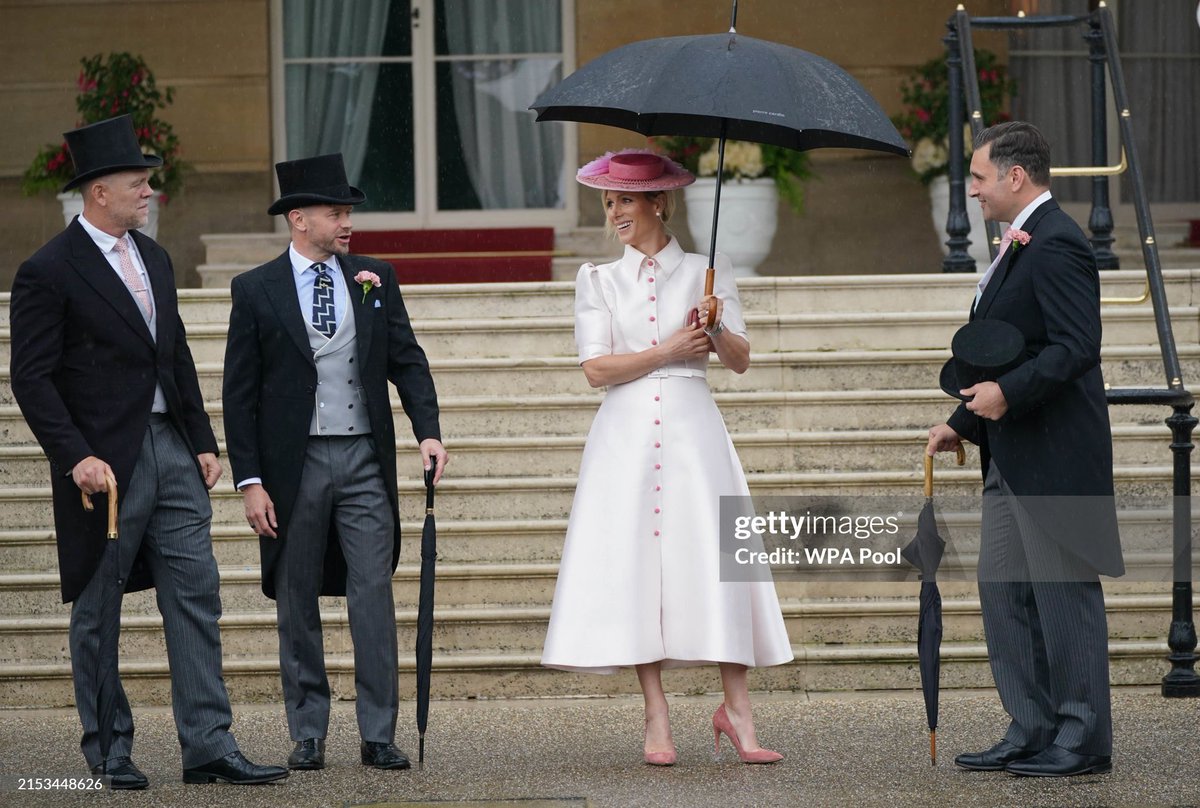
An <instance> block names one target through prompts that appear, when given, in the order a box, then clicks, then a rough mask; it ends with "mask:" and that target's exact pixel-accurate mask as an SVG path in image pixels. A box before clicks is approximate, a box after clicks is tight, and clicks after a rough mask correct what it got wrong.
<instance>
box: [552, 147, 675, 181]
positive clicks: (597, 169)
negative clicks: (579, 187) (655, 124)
mask: <svg viewBox="0 0 1200 808" xmlns="http://www.w3.org/2000/svg"><path fill="white" fill-rule="evenodd" d="M575 179H576V180H578V181H579V182H580V183H581V184H583V185H587V186H589V187H591V188H600V189H603V190H620V191H669V190H673V189H675V188H682V187H684V186H685V185H691V184H692V183H693V182H695V181H696V178H695V177H694V176H692V174H691V172H690V171H688V170H687V169H685V168H684V167H683V166H681V165H679V164H678V163H676V162H674V161H673V160H671V159H669V158H667V157H663V156H662V155H660V154H656V153H654V152H652V151H649V150H646V149H626V150H625V151H621V152H617V153H616V154H614V153H612V152H608V153H607V154H605V155H604V156H603V157H598V158H597V159H595V160H593V161H592V162H590V163H588V164H587V165H585V166H584V167H583V168H581V169H579V171H578V173H576V175H575Z"/></svg>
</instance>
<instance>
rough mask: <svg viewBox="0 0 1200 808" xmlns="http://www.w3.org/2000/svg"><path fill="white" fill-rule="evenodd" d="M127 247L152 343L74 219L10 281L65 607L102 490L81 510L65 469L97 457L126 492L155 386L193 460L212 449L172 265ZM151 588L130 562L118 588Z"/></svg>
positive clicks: (84, 564)
mask: <svg viewBox="0 0 1200 808" xmlns="http://www.w3.org/2000/svg"><path fill="white" fill-rule="evenodd" d="M133 240H134V243H135V244H136V245H137V248H138V252H139V253H140V254H141V256H142V261H143V263H144V264H145V265H146V272H147V273H148V274H149V276H150V285H151V287H152V288H153V292H154V305H155V309H156V312H157V316H158V319H157V332H158V333H157V334H156V335H155V336H154V337H152V336H151V335H150V330H149V329H148V328H147V327H146V321H145V320H144V319H142V315H141V313H140V311H139V309H138V304H137V301H136V300H135V299H134V297H133V295H132V294H130V293H129V290H128V289H127V288H126V287H125V284H124V283H123V282H122V281H121V279H120V278H119V277H118V276H117V274H116V272H114V271H113V269H112V266H111V265H110V264H109V263H108V261H107V260H106V259H105V257H104V255H103V254H101V252H100V250H99V248H97V247H96V243H95V242H94V241H92V239H91V237H90V236H89V235H88V234H87V231H86V230H84V229H83V226H82V225H80V224H79V221H78V220H75V221H72V222H71V224H70V225H69V226H68V227H67V228H66V230H64V231H63V232H61V233H59V234H58V235H57V236H55V237H54V238H53V239H51V240H50V241H49V242H48V243H47V244H46V245H45V246H44V247H42V248H41V249H40V250H38V251H37V252H36V253H34V255H33V257H32V258H30V259H29V260H28V261H26V262H25V263H23V264H21V267H20V269H18V270H17V276H16V278H15V279H14V281H13V287H12V302H11V304H10V311H11V315H10V316H11V321H12V323H11V324H12V389H13V395H14V396H15V397H16V399H17V404H18V405H20V407H21V414H22V415H24V416H25V420H26V422H28V424H29V426H30V428H31V429H32V430H33V433H34V435H36V436H37V439H38V442H39V443H40V444H41V445H42V449H44V450H45V452H46V456H47V457H48V458H49V460H50V471H51V475H50V481H51V485H52V487H53V491H54V525H55V528H56V530H57V534H58V567H59V574H60V577H61V580H62V596H63V601H64V602H69V601H72V600H74V599H75V598H76V597H78V595H79V594H80V592H82V591H83V588H84V586H86V585H87V582H88V581H89V580H90V579H91V577H92V573H93V572H94V571H95V569H96V567H97V565H98V563H99V560H100V557H101V553H102V552H103V550H104V542H105V523H106V515H105V513H106V509H107V506H108V503H107V498H106V495H104V494H99V495H96V496H95V497H93V500H94V502H95V504H96V509H95V511H93V512H91V513H87V512H85V511H84V510H83V507H82V505H81V504H80V500H79V488H78V487H77V486H76V485H75V483H74V481H73V480H72V479H71V470H72V469H73V468H74V467H75V465H76V464H77V463H78V462H79V461H80V460H83V459H84V458H85V457H87V456H88V455H95V456H96V457H98V458H100V459H101V460H104V461H105V462H107V463H108V464H109V465H110V466H112V468H113V471H114V472H115V473H116V476H117V491H118V495H119V494H120V492H122V491H125V490H126V488H127V486H128V484H129V479H130V476H131V475H132V474H133V468H134V465H135V463H136V462H137V456H138V452H139V451H140V450H141V447H142V437H143V435H144V434H145V432H146V425H147V423H148V422H149V420H150V407H151V405H152V404H153V402H154V387H155V382H157V383H158V384H161V385H162V389H163V393H164V395H165V396H166V399H167V408H168V411H169V413H170V417H171V420H172V421H173V422H174V424H175V426H176V427H177V429H178V430H179V434H180V435H182V436H183V438H184V439H185V440H186V441H187V442H188V444H189V446H190V448H191V450H192V453H193V454H196V453H202V452H214V453H215V452H216V451H217V440H216V438H215V437H214V436H213V432H212V428H211V426H210V425H209V421H208V416H207V415H206V414H205V412H204V401H203V399H202V398H201V395H200V383H199V381H198V380H197V378H196V365H195V363H194V362H193V361H192V354H191V351H189V350H188V346H187V336H186V334H185V332H184V327H183V321H182V320H181V319H180V317H179V307H178V301H177V298H176V293H175V272H174V270H173V269H172V267H171V259H170V258H169V257H168V256H167V253H166V251H165V250H163V249H162V247H160V246H159V245H158V244H157V243H155V242H154V241H153V240H151V239H149V238H147V237H146V236H143V235H142V234H141V233H139V232H137V231H136V230H135V231H133ZM196 473H197V474H200V466H199V463H197V465H196ZM150 586H153V582H152V581H151V579H150V574H149V569H148V568H147V567H145V565H143V564H141V563H140V560H139V563H136V564H135V566H134V569H133V573H132V574H131V576H130V578H129V584H128V586H127V591H135V590H138V589H146V588H148V587H150Z"/></svg>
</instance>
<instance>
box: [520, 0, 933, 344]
mask: <svg viewBox="0 0 1200 808" xmlns="http://www.w3.org/2000/svg"><path fill="white" fill-rule="evenodd" d="M736 24H737V0H734V3H733V15H732V20H731V22H730V27H729V31H728V32H727V33H724V34H709V35H702V36H678V37H664V38H660V39H648V40H645V41H642V42H634V43H631V44H629V45H625V46H623V47H620V48H617V49H616V50H613V51H610V52H608V53H606V54H604V55H602V56H599V57H597V58H596V59H594V60H592V61H591V62H589V63H588V64H586V65H584V66H583V67H581V68H580V69H579V70H576V71H575V72H574V73H572V74H571V75H569V76H567V77H566V78H565V79H563V80H562V81H561V82H559V83H558V84H556V85H555V86H554V87H551V88H550V89H548V90H546V91H545V92H544V93H542V94H541V95H540V96H538V98H537V99H536V100H535V101H534V102H533V105H532V106H531V107H530V109H533V110H536V111H537V113H538V116H537V119H538V120H539V121H576V122H579V123H598V124H606V125H608V126H616V127H619V128H621V129H631V130H633V131H635V132H640V133H642V134H643V135H647V136H652V135H696V136H701V137H715V138H719V139H720V140H719V147H718V151H717V154H718V158H717V182H716V189H715V192H714V196H713V226H712V240H711V242H710V244H709V249H708V266H709V271H708V275H707V277H706V279H705V289H704V294H705V296H711V295H712V293H713V282H714V276H713V270H712V267H713V262H714V259H715V258H716V252H717V222H718V220H719V218H720V210H721V181H722V176H721V175H722V173H723V171H724V165H725V141H726V139H727V138H732V139H734V140H748V141H753V142H755V143H766V144H769V145H773V146H783V147H785V148H789V149H796V150H798V151H803V150H807V149H816V148H822V147H838V148H849V149H874V150H878V151H884V152H891V153H893V154H900V155H905V156H907V155H908V154H909V149H908V145H907V144H906V143H905V142H904V139H903V138H901V137H900V133H899V132H897V131H896V127H894V126H893V125H892V122H891V120H889V119H888V116H887V115H886V114H884V111H883V109H882V108H881V107H880V106H879V104H878V103H877V102H876V101H875V99H874V98H872V97H871V95H870V94H869V93H868V92H867V91H866V90H865V89H863V87H862V85H860V84H859V83H858V82H857V81H856V80H855V79H854V78H853V77H852V76H851V75H850V74H849V73H847V72H846V71H845V70H843V69H842V68H840V67H838V66H837V65H835V64H834V63H833V62H831V61H829V60H828V59H824V58H822V57H820V56H817V55H815V54H812V53H809V52H807V51H803V50H800V49H799V48H792V47H788V46H787V45H780V44H778V43H775V42H767V41H765V40H761V39H754V38H753V37H748V36H742V35H740V34H738V33H737V30H736ZM715 318H716V308H715V307H711V308H710V309H709V321H708V325H709V326H710V327H711V326H712V325H713V324H714V323H713V321H714V319H715Z"/></svg>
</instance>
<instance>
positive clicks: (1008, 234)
mask: <svg viewBox="0 0 1200 808" xmlns="http://www.w3.org/2000/svg"><path fill="white" fill-rule="evenodd" d="M1015 232H1016V231H1015V230H1014V229H1013V228H1011V227H1010V228H1008V229H1007V230H1005V231H1004V238H1002V239H1000V249H999V250H997V251H996V260H995V261H992V265H991V266H989V267H988V268H987V272H985V273H983V277H982V278H980V279H979V287H978V288H977V289H976V290H975V305H976V306H978V305H979V300H980V298H982V297H983V290H984V289H986V288H987V285H988V281H990V280H991V279H992V276H993V275H995V274H996V267H998V266H1000V261H1001V259H1003V258H1004V251H1005V250H1007V249H1008V245H1010V244H1012V242H1013V233H1015Z"/></svg>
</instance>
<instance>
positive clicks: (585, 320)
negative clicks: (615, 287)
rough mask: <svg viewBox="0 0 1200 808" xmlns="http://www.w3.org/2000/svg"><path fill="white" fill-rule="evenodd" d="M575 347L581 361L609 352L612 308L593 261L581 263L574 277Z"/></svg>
mask: <svg viewBox="0 0 1200 808" xmlns="http://www.w3.org/2000/svg"><path fill="white" fill-rule="evenodd" d="M575 347H576V348H578V349H579V362H580V364H582V363H584V362H586V361H587V360H589V359H595V358H596V357H597V356H608V355H609V354H611V353H612V311H611V310H610V309H609V307H608V303H607V302H606V301H605V300H604V295H603V293H602V292H601V290H600V273H599V272H598V271H597V269H596V265H595V264H584V265H583V266H581V267H580V268H579V276H578V277H577V278H576V279H575Z"/></svg>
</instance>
